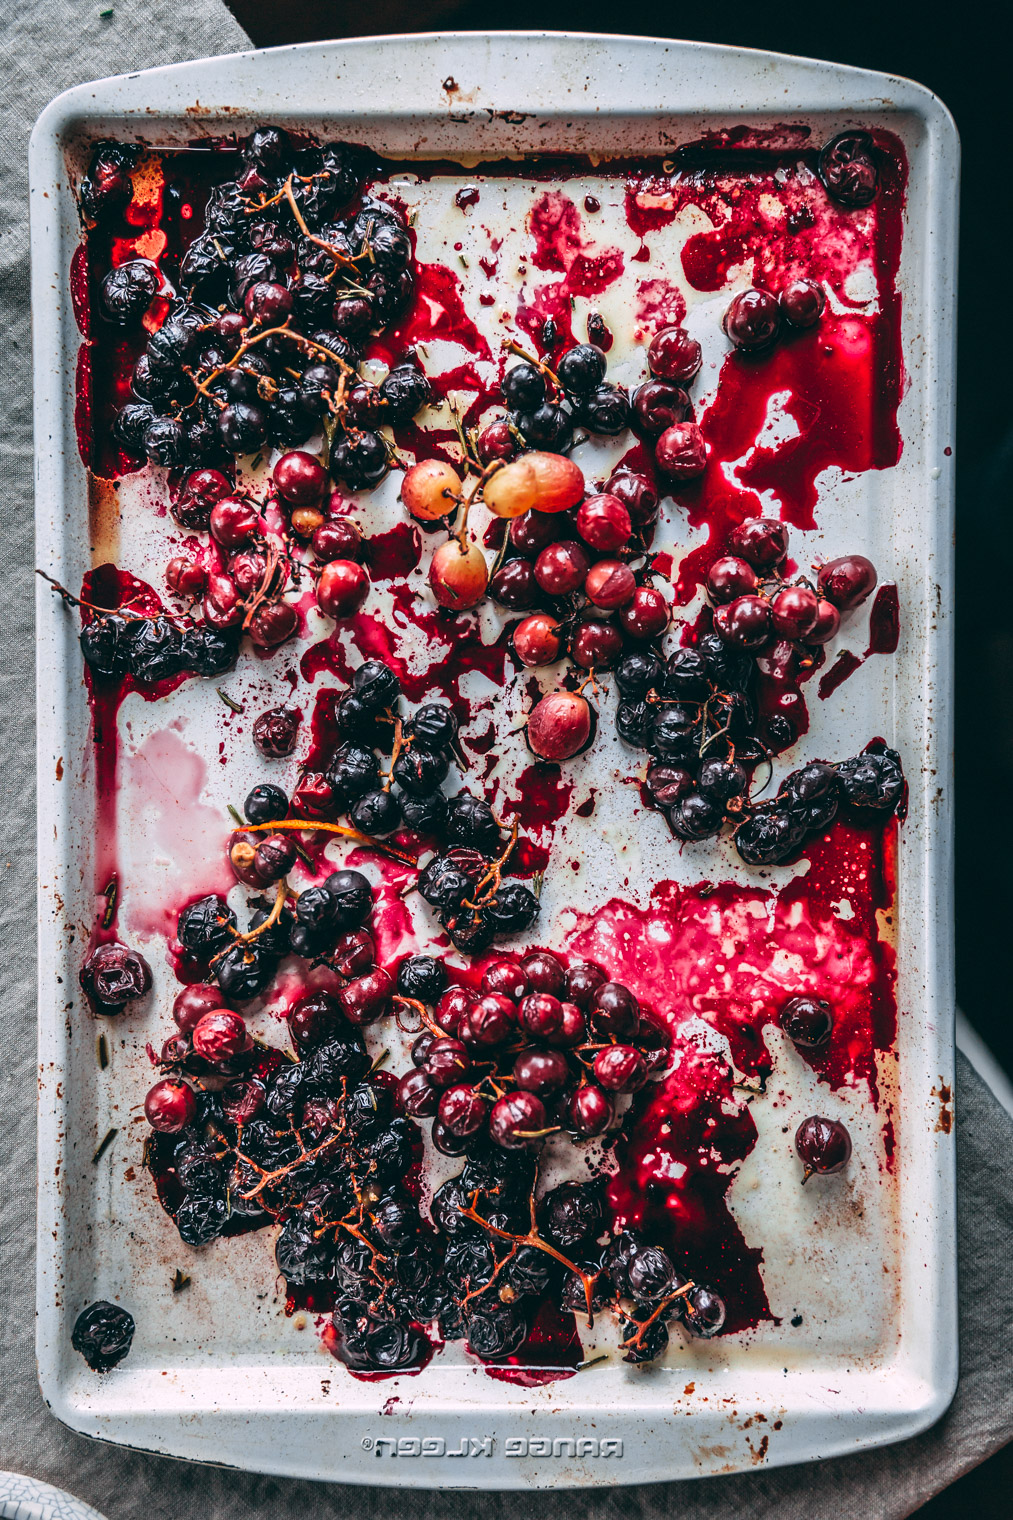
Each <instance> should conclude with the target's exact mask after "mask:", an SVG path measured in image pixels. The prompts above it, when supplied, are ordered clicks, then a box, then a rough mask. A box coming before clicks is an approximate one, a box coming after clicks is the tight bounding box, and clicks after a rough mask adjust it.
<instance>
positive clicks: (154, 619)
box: [80, 609, 239, 686]
mask: <svg viewBox="0 0 1013 1520" xmlns="http://www.w3.org/2000/svg"><path fill="white" fill-rule="evenodd" d="M80 641H81V653H82V654H83V655H84V658H85V661H86V663H87V665H88V666H89V668H90V669H91V671H92V672H93V674H94V675H96V676H100V677H103V678H104V679H106V680H121V679H122V678H123V677H124V676H128V675H129V676H132V677H133V679H134V680H135V681H136V682H137V683H138V684H139V685H141V686H155V685H157V684H158V683H159V682H160V681H167V680H171V679H172V677H173V676H177V675H180V674H182V673H183V672H188V673H192V674H194V675H199V676H219V675H224V673H225V672H226V671H227V670H231V669H232V667H233V666H234V665H235V663H236V660H237V658H238V655H239V637H238V635H237V634H236V633H234V632H231V631H228V630H225V629H218V628H213V627H211V626H210V625H209V624H207V623H190V622H183V621H182V620H177V619H175V618H171V617H168V616H166V615H165V614H162V613H159V614H157V615H155V616H151V617H145V616H142V615H140V614H135V613H132V612H130V611H129V610H126V609H124V610H122V611H117V612H96V613H94V614H93V615H92V616H91V618H90V621H89V622H87V623H85V625H84V627H83V628H82V629H81V635H80Z"/></svg>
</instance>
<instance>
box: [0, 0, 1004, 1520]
mask: <svg viewBox="0 0 1013 1520" xmlns="http://www.w3.org/2000/svg"><path fill="white" fill-rule="evenodd" d="M112 3H113V7H114V14H113V15H112V16H111V17H105V18H103V17H101V16H100V15H99V3H98V0H91V3H89V4H84V3H81V0H78V3H75V4H71V3H68V0H35V3H34V4H30V5H29V6H28V7H27V8H26V9H25V10H24V11H23V12H22V14H20V15H17V16H16V17H15V18H14V19H11V20H7V21H5V22H3V23H0V26H2V30H0V71H2V72H0V77H2V78H3V82H4V84H3V103H4V104H3V117H2V121H0V310H2V313H3V318H2V320H3V352H4V361H5V362H4V364H3V366H2V372H0V469H2V486H3V489H2V493H0V525H2V533H0V585H2V586H3V588H4V592H5V596H6V599H7V602H6V604H7V613H6V620H5V629H4V634H5V637H4V647H5V656H4V659H3V661H2V662H0V753H2V755H3V757H4V760H5V767H4V788H5V795H6V797H7V806H6V813H5V816H6V826H5V830H4V834H5V837H4V839H3V843H2V846H0V923H2V940H0V943H2V945H3V952H4V953H3V958H2V962H0V1111H2V1112H3V1114H4V1133H3V1144H2V1145H0V1327H2V1331H0V1337H2V1338H0V1348H2V1349H0V1380H2V1382H0V1386H2V1388H3V1397H2V1399H0V1468H6V1469H8V1470H11V1471H15V1472H23V1473H28V1474H30V1475H32V1476H33V1477H36V1478H40V1479H43V1480H45V1481H47V1482H50V1483H55V1484H57V1485H58V1486H60V1487H61V1488H65V1489H68V1490H70V1491H71V1492H72V1493H74V1494H76V1495H78V1496H79V1497H80V1498H82V1499H84V1500H86V1501H87V1502H88V1503H90V1504H93V1505H95V1506H96V1508H97V1509H99V1510H100V1511H102V1512H103V1514H105V1515H106V1516H108V1520H139V1517H142V1516H143V1517H144V1520H189V1517H202V1520H204V1517H207V1520H247V1517H250V1520H252V1517H254V1516H257V1517H268V1516H269V1517H271V1520H276V1517H277V1520H288V1517H293V1520H294V1517H297V1516H298V1517H300V1520H301V1517H303V1516H306V1515H311V1516H313V1517H315V1520H316V1517H320V1520H326V1517H331V1516H334V1517H337V1516H339V1515H340V1516H342V1517H351V1520H372V1517H373V1516H374V1515H375V1516H385V1515H387V1514H388V1513H389V1512H390V1510H391V1509H392V1508H393V1507H395V1506H396V1508H397V1510H398V1512H399V1514H400V1516H402V1517H403V1520H430V1517H436V1516H440V1517H446V1520H471V1517H473V1516H476V1517H477V1516H478V1515H479V1514H481V1515H482V1516H483V1520H522V1517H524V1516H526V1515H528V1514H530V1512H531V1507H532V1500H531V1499H530V1498H527V1497H524V1496H520V1495H518V1496H513V1495H509V1494H483V1495H481V1496H476V1495H473V1494H465V1493H462V1494H455V1493H452V1492H446V1493H434V1494H426V1493H423V1492H417V1491H401V1492H399V1493H398V1494H397V1496H396V1498H395V1497H394V1495H392V1494H391V1493H390V1492H389V1491H387V1490H382V1489H366V1488H361V1489H348V1488H338V1487H328V1486H324V1485H316V1484H310V1483H301V1482H290V1481H286V1480H279V1479H276V1478H263V1477H257V1476H252V1475H248V1474H243V1473H235V1472H231V1471H225V1470H218V1469H214V1468H208V1467H198V1466H194V1465H192V1464H187V1463H182V1462H174V1461H172V1460H170V1459H167V1458H159V1457H150V1456H145V1455H142V1454H135V1453H132V1452H129V1451H126V1450H122V1449H119V1448H115V1447H109V1446H103V1445H101V1444H99V1443H96V1442H90V1441H87V1440H85V1439H84V1438H83V1437H80V1436H77V1435H74V1434H72V1433H71V1432H70V1431H68V1430H66V1429H65V1428H64V1427H63V1426H61V1425H60V1424H58V1423H57V1421H56V1420H54V1419H53V1418H52V1416H51V1415H50V1414H49V1412H48V1411H47V1409H46V1408H45V1405H44V1404H43V1402H42V1398H41V1395H40V1393H39V1390H38V1386H37V1383H36V1378H35V1361H34V1355H33V1337H34V1291H35V1290H34V1275H35V1271H34V1260H33V1256H34V1253H33V1240H34V1206H35V1186H34V1141H35V1124H34V1118H35V1032H34V1031H35V982H34V960H35V926H34V925H35V920H34V882H35V870H34V793H33V766H32V764H31V758H32V754H33V751H34V731H33V722H32V713H33V700H32V692H33V685H32V683H33V652H34V641H33V614H32V601H33V577H32V564H33V555H32V473H31V468H32V467H31V450H32V438H31V353H30V332H29V311H28V227H27V207H28V193H27V170H26V153H27V145H28V135H29V132H30V130H31V126H32V123H33V121H34V120H35V117H36V116H37V115H38V113H39V111H40V110H41V109H42V107H43V106H44V105H45V104H46V102H47V101H48V100H50V99H51V98H52V97H53V96H54V95H56V94H58V93H59V91H61V90H63V89H66V88H67V87H68V86H69V85H72V84H77V83H80V82H82V81H84V80H88V79H95V78H100V77H102V76H103V75H107V74H115V73H125V72H129V71H131V70H133V69H140V68H146V67H150V66H152V65H154V64H163V63H170V62H174V61H177V60H181V59H184V58H198V57H202V56H206V55H208V54H214V53H227V52H235V51H239V50H242V49H244V48H246V47H248V46H249V40H248V38H247V37H246V35H245V33H244V32H243V31H242V30H241V29H240V27H239V26H238V25H237V24H236V22H235V21H234V20H233V18H232V16H231V15H230V14H229V12H228V11H227V10H226V9H225V7H224V5H222V4H220V3H219V0H189V3H188V4H185V5H180V4H178V3H172V0H112ZM1011 1154H1013V1120H1011V1119H1010V1117H1009V1115H1008V1114H1006V1112H1005V1111H1004V1110H1003V1109H1002V1108H1000V1106H999V1105H998V1104H997V1103H996V1101H995V1100H994V1098H993V1097H992V1095H991V1094H990V1092H989V1091H988V1089H987V1088H986V1087H985V1086H984V1085H983V1084H982V1082H981V1081H980V1079H979V1078H978V1077H977V1076H976V1075H975V1073H974V1072H973V1071H972V1069H971V1068H970V1066H969V1065H968V1064H967V1063H966V1061H964V1060H963V1059H962V1058H960V1061H959V1068H958V1089H957V1155H958V1169H959V1178H960V1194H959V1199H960V1202H959V1250H960V1274H961V1362H962V1375H961V1382H960V1387H959V1389H958V1392H957V1396H956V1399H955V1401H954V1403H953V1406H952V1407H951V1409H950V1411H949V1412H948V1413H947V1415H946V1416H945V1417H944V1418H943V1420H942V1421H940V1423H939V1424H938V1425H937V1426H936V1427H935V1429H934V1430H932V1431H929V1432H927V1433H926V1434H925V1435H923V1436H921V1437H919V1438H918V1439H916V1440H914V1441H909V1442H906V1443H904V1444H902V1445H900V1446H894V1447H889V1448H887V1449H885V1450H883V1451H880V1452H877V1453H872V1454H867V1455H858V1456H854V1457H849V1458H842V1459H838V1460H835V1461H832V1462H825V1463H822V1464H821V1465H819V1466H818V1467H816V1466H804V1467H796V1468H789V1469H781V1470H779V1471H772V1472H770V1473H763V1472H758V1473H750V1474H748V1475H745V1476H742V1477H734V1478H710V1479H705V1480H703V1481H701V1482H697V1483H681V1484H663V1485H653V1486H650V1487H641V1488H635V1487H634V1488H618V1489H614V1490H611V1491H603V1492H571V1493H569V1494H566V1493H555V1494H554V1495H553V1498H552V1505H553V1510H554V1513H555V1514H556V1515H557V1516H558V1517H559V1520H577V1517H584V1516H587V1517H589V1520H606V1517H608V1520H615V1517H624V1520H625V1517H629V1520H655V1517H661V1516H667V1515H669V1514H673V1513H678V1514H679V1515H680V1516H684V1517H686V1520H732V1517H736V1520H737V1517H742V1516H746V1517H750V1520H760V1517H770V1520H774V1517H776V1520H831V1517H833V1520H901V1517H903V1516H906V1515H909V1514H911V1513H912V1512H913V1511H914V1510H915V1509H917V1508H918V1506H919V1505H920V1504H922V1503H924V1501H925V1500H926V1499H928V1498H929V1497H930V1496H931V1495H932V1494H934V1493H937V1492H938V1491H939V1490H940V1489H941V1488H944V1487H945V1486H946V1485H947V1484H948V1483H950V1482H952V1481H953V1480H954V1479H955V1478H956V1477H958V1476H959V1475H960V1474H961V1473H962V1472H965V1471H967V1470H968V1469H969V1468H971V1467H973V1466H975V1465H976V1464H977V1463H978V1462H980V1461H982V1460H983V1459H984V1458H985V1457H987V1456H989V1455H990V1454H991V1453H992V1452H994V1451H996V1450H998V1448H999V1447H1001V1446H1002V1445H1004V1444H1005V1442H1006V1441H1008V1440H1009V1439H1010V1438H1011V1436H1013V1375H1011V1369H1013V1279H1011V1277H1010V1274H1009V1273H1008V1271H1007V1270H1006V1268H1007V1264H1008V1256H1009V1250H1010V1241H1011V1223H1013V1177H1011V1173H1010V1167H1009V1160H1010V1156H1011Z"/></svg>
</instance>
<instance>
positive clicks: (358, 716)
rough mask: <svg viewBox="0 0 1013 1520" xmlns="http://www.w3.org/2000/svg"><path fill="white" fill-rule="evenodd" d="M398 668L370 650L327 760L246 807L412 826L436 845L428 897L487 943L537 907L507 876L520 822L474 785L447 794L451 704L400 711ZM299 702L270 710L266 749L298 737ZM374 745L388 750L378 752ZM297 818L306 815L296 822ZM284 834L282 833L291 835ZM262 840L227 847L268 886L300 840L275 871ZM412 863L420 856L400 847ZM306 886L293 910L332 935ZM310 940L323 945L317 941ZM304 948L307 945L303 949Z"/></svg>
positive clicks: (375, 831) (340, 706)
mask: <svg viewBox="0 0 1013 1520" xmlns="http://www.w3.org/2000/svg"><path fill="white" fill-rule="evenodd" d="M401 700H402V699H401V688H400V684H399V682H398V679H397V676H396V675H395V674H394V672H393V671H392V670H391V668H390V667H389V666H388V665H385V664H384V663H383V662H382V661H380V660H367V661H366V662H365V664H363V665H360V666H359V667H358V669H357V670H356V671H355V673H354V675H353V677H352V683H351V686H350V687H349V689H348V690H347V691H346V692H344V693H343V694H342V696H341V698H340V700H339V701H338V702H337V703H336V705H335V709H334V724H335V727H336V729H337V732H338V735H339V737H340V741H341V742H340V743H339V744H338V746H337V748H336V749H335V750H334V751H333V753H332V754H331V755H330V757H329V759H328V761H327V764H326V766H325V767H324V768H323V769H321V770H312V771H304V772H303V774H302V775H301V777H300V779H299V781H298V782H297V784H296V786H295V789H294V790H293V793H292V797H291V800H289V799H288V798H286V796H285V794H284V792H282V791H281V789H280V788H278V787H270V786H261V787H258V788H256V789H255V790H254V792H252V793H251V794H250V797H249V798H247V802H246V815H247V818H248V819H249V821H250V823H251V824H253V825H255V826H257V827H261V828H263V827H267V826H268V825H269V824H271V823H272V822H277V821H281V820H285V819H287V820H288V826H289V827H296V828H297V827H299V826H303V827H310V826H311V825H312V821H313V820H320V821H324V822H327V821H330V820H333V819H334V818H337V817H338V816H340V815H345V816H347V818H348V820H349V824H350V826H351V827H350V829H349V830H346V832H352V831H354V834H353V837H355V836H357V837H360V838H363V839H365V840H366V841H367V842H376V841H377V840H383V839H387V838H388V836H390V835H391V834H394V833H395V832H398V831H400V832H402V833H403V832H405V831H407V832H408V833H409V834H411V835H413V836H416V837H418V838H420V839H421V840H423V841H426V842H429V843H433V842H435V843H436V844H437V845H438V847H439V848H438V853H436V855H435V856H434V858H433V859H432V860H430V862H429V863H428V864H427V865H426V867H425V869H424V870H423V871H422V872H421V874H420V876H419V880H418V887H419V892H420V893H421V895H422V897H423V899H424V900H425V901H426V902H427V903H428V904H429V905H430V906H431V907H432V908H434V909H436V910H437V912H438V913H439V916H440V923H441V924H442V926H443V928H444V929H445V930H446V931H447V934H448V935H449V937H450V939H451V941H452V943H453V944H454V945H456V946H457V948H458V949H460V950H468V951H472V952H477V951H479V950H484V949H485V948H487V946H488V945H490V944H491V943H492V941H493V940H494V939H495V938H498V937H503V936H507V935H512V934H520V933H523V932H524V931H525V930H526V929H529V928H530V927H531V925H532V924H533V923H534V921H535V919H536V918H537V916H538V898H537V897H536V896H535V894H534V893H533V892H532V891H531V889H530V888H529V887H527V886H525V885H524V884H523V882H520V881H517V880H511V879H508V880H504V879H503V878H504V871H505V870H506V869H507V868H508V864H509V860H510V856H511V854H512V852H513V848H514V845H515V844H516V841H517V830H516V828H514V829H513V830H511V832H510V834H509V837H508V838H506V839H505V838H504V834H505V831H504V829H503V827H502V825H501V823H500V821H499V820H498V818H497V817H496V814H495V813H494V811H493V809H492V808H491V806H490V805H489V803H488V802H486V801H485V799H484V798H481V797H475V796H473V795H472V794H471V793H470V792H468V791H459V792H456V793H453V794H451V795H448V794H447V792H446V791H445V790H444V785H445V783H446V782H447V780H448V777H449V774H450V769H451V763H452V758H453V756H454V754H455V751H456V744H457V722H456V719H455V718H454V714H453V712H452V710H451V709H450V708H449V707H447V706H444V705H443V704H442V703H439V702H427V703H424V704H423V705H422V706H420V707H418V708H416V710H415V712H414V713H413V714H411V716H409V717H404V716H403V715H402V713H401ZM293 716H294V714H293V710H292V709H285V708H280V709H274V710H272V711H271V712H268V713H265V714H262V715H261V717H260V718H258V720H257V723H256V724H255V725H254V737H255V739H257V740H258V742H259V747H260V748H261V750H262V752H263V753H265V754H270V755H284V754H287V753H289V752H290V750H291V748H292V745H293V744H294V742H295V726H294V725H293V723H292V721H291V720H292V717H293ZM378 751H380V753H381V754H382V755H383V757H384V763H383V764H382V765H381V759H380V757H379V755H378V753H377V752H378ZM299 820H305V822H304V823H302V824H301V825H300V822H299ZM283 837H284V836H279V838H283ZM265 848H266V844H262V843H259V842H257V841H256V840H254V839H252V838H251V837H247V836H244V835H243V834H239V835H236V836H234V838H233V842H232V846H231V849H230V856H231V860H232V864H233V868H234V869H235V870H236V873H237V875H238V876H239V878H240V880H242V881H245V882H246V883H247V885H250V886H266V885H268V883H269V882H270V881H275V880H277V879H278V878H279V877H280V876H282V875H284V874H285V873H286V872H287V870H289V869H290V868H291V864H292V863H293V862H294V859H295V855H294V848H292V847H291V846H290V850H289V851H286V850H284V849H282V847H281V846H280V845H279V850H280V852H281V853H280V855H279V860H282V861H285V862H287V863H286V864H284V869H279V870H277V871H276V872H275V874H274V875H265V870H268V871H269V870H270V867H267V866H265V865H264V864H263V863H262V861H263V856H262V853H261V852H263V851H264V849H265ZM394 853H395V854H398V855H400V858H402V859H405V860H408V861H409V862H414V856H406V855H404V854H403V853H402V852H400V851H394ZM317 891H318V889H317V888H315V887H310V888H308V889H307V890H306V891H304V892H302V893H300V894H299V897H298V900H297V901H296V904H295V914H296V917H297V919H298V920H299V922H300V923H302V924H305V925H306V927H307V929H308V930H310V931H312V934H316V931H317V928H318V927H319V928H320V930H321V931H322V932H323V933H324V935H325V936H326V932H327V929H328V927H329V923H330V920H329V918H328V915H327V912H326V911H324V912H323V913H322V916H321V918H320V923H319V926H318V925H317V923H316V913H317V906H316V896H315V894H316V892H317ZM312 943H313V949H314V951H316V950H319V951H320V952H321V953H322V952H323V950H324V949H325V948H326V946H325V944H324V942H323V941H319V942H318V941H317V940H313V942H312ZM299 953H303V952H301V951H300V952H299Z"/></svg>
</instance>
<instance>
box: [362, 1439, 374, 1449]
mask: <svg viewBox="0 0 1013 1520" xmlns="http://www.w3.org/2000/svg"><path fill="white" fill-rule="evenodd" d="M362 1449H363V1451H372V1450H373V1437H372V1436H363V1438H362Z"/></svg>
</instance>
